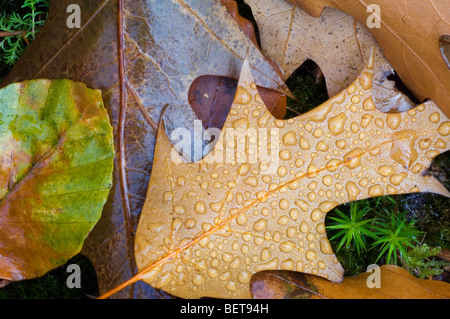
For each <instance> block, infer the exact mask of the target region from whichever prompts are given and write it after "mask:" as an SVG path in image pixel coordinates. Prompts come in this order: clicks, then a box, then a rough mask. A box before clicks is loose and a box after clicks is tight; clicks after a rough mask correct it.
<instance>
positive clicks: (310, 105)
mask: <svg viewBox="0 0 450 319" xmlns="http://www.w3.org/2000/svg"><path fill="white" fill-rule="evenodd" d="M286 84H287V86H288V87H289V90H290V91H291V92H292V93H293V95H294V96H295V97H296V98H297V100H294V99H291V98H287V112H286V115H285V117H284V119H290V118H293V117H296V116H298V115H300V114H303V113H306V112H308V111H310V110H312V109H314V108H315V107H317V106H319V105H320V104H322V103H323V102H326V101H327V100H328V98H329V97H328V91H327V86H326V80H325V77H324V76H323V73H322V70H321V69H320V67H319V66H318V65H317V64H316V63H315V62H314V61H313V60H309V59H308V60H306V61H305V62H304V63H303V64H302V65H301V66H299V67H298V68H297V70H295V71H294V72H293V73H292V75H291V76H290V77H289V78H288V79H287V81H286Z"/></svg>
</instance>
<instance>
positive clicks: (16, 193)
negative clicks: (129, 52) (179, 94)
mask: <svg viewBox="0 0 450 319" xmlns="http://www.w3.org/2000/svg"><path fill="white" fill-rule="evenodd" d="M113 158H114V145H113V131H112V127H111V125H110V122H109V116H108V113H107V111H106V109H105V108H104V106H103V101H102V97H101V92H100V91H98V90H91V89H88V88H87V87H86V85H84V84H82V83H79V82H73V81H70V80H53V81H51V80H32V81H26V82H22V83H16V84H11V85H9V86H7V87H5V88H3V89H1V90H0V278H2V279H6V280H12V281H17V280H23V279H30V278H36V277H40V276H43V275H44V274H45V273H46V272H48V271H49V270H51V269H53V268H55V267H57V266H60V265H63V264H64V263H66V262H67V260H68V259H70V258H71V257H73V256H74V255H76V254H77V253H78V252H79V251H80V250H81V247H82V245H83V242H84V240H85V238H86V236H87V235H88V234H89V232H90V231H91V230H92V228H93V227H94V225H95V224H96V223H97V222H98V220H99V219H100V216H101V212H102V209H103V205H104V204H105V202H106V200H107V198H108V195H109V191H110V189H111V186H112V172H113Z"/></svg>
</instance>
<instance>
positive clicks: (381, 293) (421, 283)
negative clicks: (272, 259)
mask: <svg viewBox="0 0 450 319" xmlns="http://www.w3.org/2000/svg"><path fill="white" fill-rule="evenodd" d="M377 271H378V272H377V273H375V272H374V270H372V271H371V272H366V273H362V274H359V275H357V276H352V277H346V278H344V280H343V281H342V283H341V284H339V285H335V284H333V283H332V282H330V281H328V280H324V279H323V278H319V277H317V276H313V275H306V274H301V273H295V272H292V271H291V272H289V271H277V272H274V271H264V272H260V273H257V274H256V275H254V276H253V277H252V280H251V283H250V286H251V291H252V297H253V298H254V299H448V298H450V289H449V288H450V284H448V283H445V282H442V281H435V280H427V279H418V278H416V277H414V276H413V275H411V274H410V273H409V272H408V271H407V270H405V269H403V268H401V267H398V266H395V265H382V266H381V267H380V268H379V270H377ZM376 275H379V279H380V281H379V287H373V288H370V287H369V286H368V283H371V284H374V283H375V279H373V278H374V276H376ZM369 276H372V277H369Z"/></svg>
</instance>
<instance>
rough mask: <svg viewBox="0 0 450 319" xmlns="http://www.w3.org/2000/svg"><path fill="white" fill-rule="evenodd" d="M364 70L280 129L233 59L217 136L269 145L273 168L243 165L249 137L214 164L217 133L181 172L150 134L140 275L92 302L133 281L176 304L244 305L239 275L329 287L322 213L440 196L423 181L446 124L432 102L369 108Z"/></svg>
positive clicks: (164, 143)
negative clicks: (232, 88)
mask: <svg viewBox="0 0 450 319" xmlns="http://www.w3.org/2000/svg"><path fill="white" fill-rule="evenodd" d="M373 62H374V59H373V55H372V58H371V59H370V63H369V64H368V65H367V67H366V68H365V70H364V71H363V72H362V74H361V75H360V76H359V78H358V79H357V80H356V81H355V82H354V83H352V84H351V85H350V86H349V87H348V88H347V89H346V90H345V91H343V92H341V93H340V94H338V95H337V96H335V97H334V98H332V99H330V100H329V101H327V102H326V103H324V104H322V105H320V106H318V107H317V108H316V109H314V110H312V111H310V112H308V113H306V114H303V115H301V116H299V117H297V118H293V119H289V120H286V121H284V120H277V119H275V118H274V117H273V116H272V115H271V114H270V112H269V111H268V110H267V109H266V107H265V106H264V104H263V103H262V101H261V99H260V96H259V94H258V91H257V90H256V85H255V84H254V81H253V78H252V75H251V72H250V70H249V68H248V63H247V62H244V66H243V69H242V72H241V78H240V82H239V86H238V91H237V94H236V98H235V100H234V103H233V106H232V108H231V111H230V114H229V116H228V118H227V120H226V122H225V125H224V130H222V132H226V130H227V129H230V130H231V129H237V130H238V131H237V132H246V130H247V129H249V128H258V129H263V130H265V131H266V132H267V135H266V136H265V138H264V134H261V135H260V136H261V139H260V140H259V142H261V143H263V144H262V145H264V141H267V139H268V138H267V137H268V136H276V137H277V138H278V137H279V139H277V140H275V141H274V140H272V139H269V140H270V143H271V144H269V145H270V148H271V149H272V150H275V157H272V160H273V162H272V161H269V160H267V159H266V160H263V159H262V158H261V157H258V161H255V162H253V161H252V160H250V158H251V157H249V158H248V159H247V154H250V155H251V154H252V150H253V151H254V150H255V149H254V148H252V147H251V145H252V143H255V140H254V139H252V138H251V137H247V138H245V137H244V138H243V139H238V141H237V143H235V141H234V139H233V142H232V144H233V143H234V144H235V145H238V147H237V150H235V149H232V152H231V153H228V150H227V152H226V155H227V156H230V155H231V156H232V158H230V157H226V158H225V159H224V158H222V157H221V149H222V150H226V148H227V147H232V145H230V144H229V142H230V140H227V139H226V136H227V134H226V133H223V134H221V136H220V138H219V139H218V142H217V144H216V146H215V148H214V150H213V152H212V153H210V154H208V155H207V156H206V157H205V158H204V159H203V160H201V161H199V162H197V163H183V162H181V159H180V158H179V156H178V151H179V149H177V148H174V147H172V145H171V143H170V140H169V139H168V137H167V136H166V134H165V131H164V127H163V126H161V127H160V131H159V132H158V136H157V143H156V146H155V157H154V165H153V169H152V176H151V179H150V183H149V188H148V193H147V198H146V202H145V205H144V208H143V212H142V215H141V219H140V222H139V226H138V230H137V235H136V243H135V251H136V262H137V264H138V267H139V269H140V272H139V273H138V275H136V276H134V277H133V278H131V279H130V280H128V281H127V282H125V283H123V284H122V285H120V286H118V287H116V288H115V289H114V290H112V291H110V292H108V293H107V294H104V295H103V296H102V298H105V297H108V296H110V295H111V294H113V293H115V292H117V291H118V290H120V289H123V288H124V287H126V286H128V285H130V284H132V283H134V282H136V281H137V280H144V281H145V282H147V283H149V284H151V285H152V286H154V287H157V288H161V289H164V290H166V291H167V292H169V293H171V294H173V295H176V296H179V297H184V298H198V297H202V296H209V297H218V298H248V297H250V291H249V286H248V284H249V282H250V278H251V275H252V274H254V273H256V272H258V271H262V270H268V269H285V270H295V271H300V272H305V273H310V274H315V275H318V276H321V277H324V278H327V279H329V280H331V281H333V282H339V281H341V280H342V278H343V277H342V276H343V269H342V266H341V265H340V264H339V263H338V261H337V259H336V257H335V255H334V253H333V251H332V249H331V246H330V244H329V242H328V239H327V236H326V232H325V225H324V219H325V214H326V213H327V212H328V211H330V210H331V209H332V208H334V207H336V206H337V205H339V204H341V203H345V202H349V201H354V200H359V199H364V198H367V197H374V196H380V195H384V194H397V193H398V194H400V193H410V192H434V193H438V194H442V195H446V196H449V195H450V193H449V192H448V191H447V190H446V189H445V188H444V187H443V186H442V185H441V184H440V183H439V182H437V180H435V179H434V178H433V177H430V176H424V175H423V172H424V170H425V169H426V167H427V166H428V164H429V163H430V161H431V160H432V159H433V157H435V156H437V155H438V154H439V153H441V152H443V151H445V150H447V149H448V148H449V142H450V136H449V135H450V121H449V120H448V119H447V118H446V117H445V115H444V114H443V113H442V112H441V111H440V110H439V108H438V107H437V106H436V105H435V104H434V103H433V102H427V103H424V104H422V105H419V106H418V107H416V108H414V109H412V110H410V111H408V112H407V113H403V114H402V113H397V114H385V113H383V112H381V111H379V110H378V109H376V108H375V106H374V103H373V99H372V72H373ZM239 130H240V131H239ZM271 131H272V133H273V134H275V133H277V134H275V135H269V134H270V133H271ZM224 142H226V143H225V144H224ZM239 145H241V146H244V148H243V149H239ZM266 147H268V146H261V145H260V146H258V152H262V153H264V149H265V148H266ZM277 147H278V149H277ZM173 150H175V151H174V152H172V151H173ZM266 150H267V149H266ZM234 151H237V152H236V153H234ZM253 154H254V153H253ZM269 154H270V153H269ZM259 155H260V154H259ZM233 159H234V160H233ZM178 160H180V161H178ZM215 161H217V162H215ZM220 161H222V163H221V162H220ZM277 161H278V162H279V163H277ZM177 162H178V163H177ZM273 163H275V164H274V167H271V166H272V165H271V164H273ZM271 168H274V170H273V171H272V170H271Z"/></svg>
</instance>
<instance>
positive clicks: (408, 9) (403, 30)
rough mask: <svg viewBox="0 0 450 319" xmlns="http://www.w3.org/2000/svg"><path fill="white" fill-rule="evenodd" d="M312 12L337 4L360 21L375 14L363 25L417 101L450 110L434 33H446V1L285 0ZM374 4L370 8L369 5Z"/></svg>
mask: <svg viewBox="0 0 450 319" xmlns="http://www.w3.org/2000/svg"><path fill="white" fill-rule="evenodd" d="M286 1H287V2H289V3H292V4H295V5H297V6H299V7H300V8H302V9H303V10H304V11H306V12H308V13H309V14H311V15H312V16H314V17H319V16H320V15H321V13H322V11H323V10H324V8H325V7H331V8H335V9H338V10H341V11H343V12H345V13H347V14H350V15H352V16H353V17H355V18H356V19H357V20H358V21H359V22H360V23H362V24H364V25H367V21H374V19H375V18H379V21H380V27H379V28H378V27H376V26H375V27H369V28H368V30H369V31H370V33H372V35H373V36H374V38H375V39H376V41H377V42H378V44H379V45H380V46H381V47H382V48H383V52H384V54H385V56H386V58H387V59H388V61H389V63H390V64H391V65H392V66H393V68H394V69H395V71H396V72H397V74H398V75H399V76H400V78H401V79H402V81H403V83H404V84H405V85H406V87H407V88H408V89H409V90H410V91H411V92H412V93H413V94H414V95H415V96H416V98H417V99H418V100H419V101H424V100H425V99H431V100H433V101H434V102H435V103H436V104H437V105H438V106H439V107H440V108H441V109H442V110H443V111H444V113H445V114H446V115H447V116H450V86H449V85H448V83H450V72H449V67H448V66H447V64H446V62H445V60H444V58H443V56H442V53H441V48H440V42H439V39H440V38H441V37H442V36H448V35H449V34H450V11H449V10H448V2H447V1H433V0H426V1H419V2H417V1H389V0H374V1H370V2H365V1H362V0H357V1H353V0H319V1H318V0H286ZM373 5H377V6H378V7H379V9H380V10H379V12H375V13H373V11H372V10H371V9H370V8H369V6H370V7H371V8H373V7H372V6H373Z"/></svg>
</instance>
